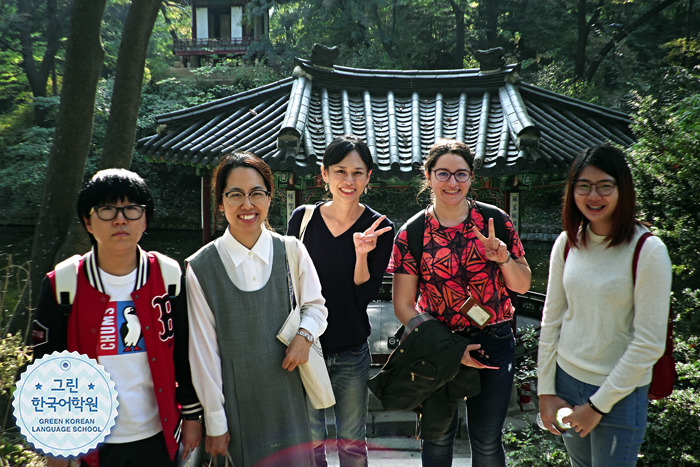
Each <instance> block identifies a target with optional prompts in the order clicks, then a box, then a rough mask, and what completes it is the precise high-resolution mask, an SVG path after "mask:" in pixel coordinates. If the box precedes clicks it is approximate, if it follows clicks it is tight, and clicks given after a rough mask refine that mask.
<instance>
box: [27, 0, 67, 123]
mask: <svg viewBox="0 0 700 467" xmlns="http://www.w3.org/2000/svg"><path fill="white" fill-rule="evenodd" d="M34 7H35V4H34V3H33V2H30V1H27V0H20V1H18V2H17V8H18V11H19V15H18V17H19V23H18V29H19V39H20V45H21V53H22V69H23V70H24V73H25V75H26V76H27V81H28V82H29V86H30V88H31V90H32V96H34V97H46V91H47V90H46V85H47V83H48V80H49V74H50V73H51V71H52V70H53V68H54V63H55V60H56V54H57V53H58V49H59V47H60V41H59V29H60V27H59V26H60V24H61V23H62V21H61V19H59V14H58V5H57V1H56V0H46V34H45V39H46V48H45V49H44V56H43V58H42V61H41V64H40V65H39V66H38V67H37V63H36V61H35V60H34V38H33V37H32V36H33V31H31V28H30V21H29V20H30V18H31V17H32V16H33V15H35V12H34V11H33V10H34ZM34 122H35V123H36V124H37V125H39V126H43V127H47V126H49V122H48V121H47V116H46V108H45V107H44V106H41V105H35V106H34Z"/></svg>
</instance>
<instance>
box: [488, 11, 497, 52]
mask: <svg viewBox="0 0 700 467" xmlns="http://www.w3.org/2000/svg"><path fill="white" fill-rule="evenodd" d="M497 39H498V0H487V1H486V41H487V42H488V48H493V47H498V44H497Z"/></svg>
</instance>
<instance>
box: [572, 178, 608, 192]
mask: <svg viewBox="0 0 700 467" xmlns="http://www.w3.org/2000/svg"><path fill="white" fill-rule="evenodd" d="M616 186H617V183H615V182H613V181H610V180H605V181H602V182H598V183H591V182H587V181H584V180H579V181H577V182H576V183H574V193H576V194H577V195H581V196H586V195H588V194H590V193H591V190H592V189H593V188H594V187H595V191H596V193H598V194H599V195H600V196H610V194H612V192H613V191H615V187H616Z"/></svg>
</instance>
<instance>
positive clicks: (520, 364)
mask: <svg viewBox="0 0 700 467" xmlns="http://www.w3.org/2000/svg"><path fill="white" fill-rule="evenodd" d="M539 339H540V333H539V330H537V329H535V327H534V326H532V325H529V326H527V327H526V328H525V329H524V330H522V331H519V332H518V336H517V345H516V348H515V360H516V368H515V386H518V387H519V386H520V385H521V384H523V383H529V382H531V381H535V380H536V379H537V369H536V367H537V361H536V358H537V346H538V344H539Z"/></svg>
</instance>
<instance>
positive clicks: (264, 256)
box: [186, 227, 328, 436]
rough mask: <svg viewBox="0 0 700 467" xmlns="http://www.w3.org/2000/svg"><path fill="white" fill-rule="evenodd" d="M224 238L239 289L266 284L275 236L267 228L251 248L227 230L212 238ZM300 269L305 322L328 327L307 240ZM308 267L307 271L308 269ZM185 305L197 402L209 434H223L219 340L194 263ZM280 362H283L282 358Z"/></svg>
mask: <svg viewBox="0 0 700 467" xmlns="http://www.w3.org/2000/svg"><path fill="white" fill-rule="evenodd" d="M214 241H215V242H221V245H222V246H223V247H224V249H225V250H226V252H228V254H229V255H230V257H231V260H232V261H233V264H234V265H235V268H234V270H233V271H230V273H229V278H230V279H231V281H232V282H233V284H234V285H235V286H236V287H238V288H239V289H241V290H243V291H246V292H251V291H255V290H259V289H261V288H262V287H264V286H265V284H267V281H268V280H269V278H270V275H271V273H272V257H273V252H274V251H273V245H272V235H271V234H270V232H269V231H268V230H267V229H266V228H264V227H263V228H262V232H261V234H260V237H259V238H258V241H257V242H256V243H255V245H254V246H253V248H251V249H250V250H249V249H248V248H246V247H245V246H243V245H242V244H241V243H240V242H239V241H238V240H236V239H235V238H234V237H233V235H231V233H230V232H229V230H228V229H226V232H225V233H224V235H222V236H221V237H220V238H218V239H216V240H214ZM298 245H299V246H300V248H299V251H298V257H299V268H300V269H301V270H302V271H304V272H302V274H301V276H300V278H299V296H298V297H296V299H297V301H298V302H299V304H300V305H301V310H302V311H301V324H300V328H304V329H306V330H307V331H309V333H311V334H312V335H313V336H314V337H318V336H320V335H321V334H323V332H324V331H325V330H326V326H327V318H328V310H327V309H326V307H325V299H324V298H323V295H321V283H320V282H319V280H318V275H317V274H316V270H315V268H314V265H313V262H312V261H311V258H310V257H309V253H308V252H307V251H306V248H305V247H304V245H303V244H302V243H301V242H299V244H298ZM307 272H308V273H307ZM186 278H187V307H188V315H189V329H190V342H189V354H190V366H191V369H192V383H193V385H194V388H195V390H196V391H197V396H198V397H199V401H200V402H201V403H202V406H203V407H204V420H205V423H206V426H207V434H208V435H209V436H219V435H222V434H224V433H226V432H227V431H228V425H227V420H226V413H225V412H224V394H223V392H222V389H221V388H222V385H223V381H222V376H221V357H220V354H219V345H218V343H217V339H216V328H215V319H214V314H213V312H212V311H211V308H209V304H208V303H207V301H206V298H205V297H204V293H203V292H202V288H201V286H200V285H199V280H198V279H197V276H196V275H195V274H194V272H193V271H192V268H190V267H188V268H187V273H186ZM279 364H280V365H282V362H279Z"/></svg>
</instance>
